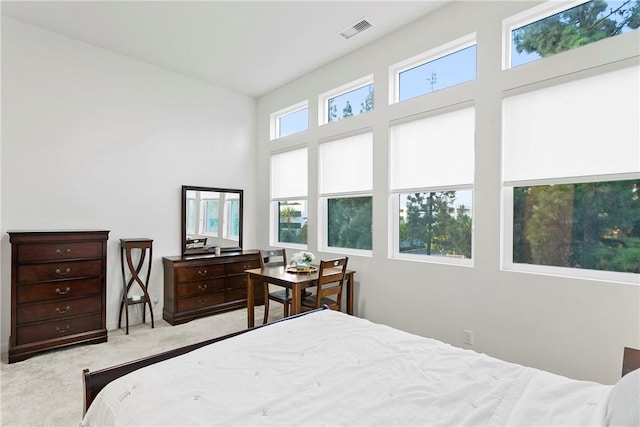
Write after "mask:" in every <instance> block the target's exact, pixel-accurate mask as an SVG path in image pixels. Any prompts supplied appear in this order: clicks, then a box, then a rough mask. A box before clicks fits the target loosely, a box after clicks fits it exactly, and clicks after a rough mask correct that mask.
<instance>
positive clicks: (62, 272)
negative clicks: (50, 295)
mask: <svg viewBox="0 0 640 427" xmlns="http://www.w3.org/2000/svg"><path fill="white" fill-rule="evenodd" d="M69 273H71V267H67V268H66V270H64V271H62V270H60V269H59V268H56V274H59V275H61V276H64V275H65V274H69Z"/></svg>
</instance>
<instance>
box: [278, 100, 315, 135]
mask: <svg viewBox="0 0 640 427" xmlns="http://www.w3.org/2000/svg"><path fill="white" fill-rule="evenodd" d="M307 129H309V104H308V102H307V101H304V102H301V103H299V104H296V105H292V106H290V107H288V108H285V109H284V110H280V111H277V112H275V113H273V114H271V139H272V140H274V139H277V138H283V137H285V136H288V135H293V134H295V133H299V132H302V131H305V130H307Z"/></svg>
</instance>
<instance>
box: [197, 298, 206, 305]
mask: <svg viewBox="0 0 640 427" xmlns="http://www.w3.org/2000/svg"><path fill="white" fill-rule="evenodd" d="M198 302H199V303H200V304H202V305H204V304H206V303H207V299H206V298H202V299H199V300H198Z"/></svg>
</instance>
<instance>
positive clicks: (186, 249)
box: [182, 185, 242, 255]
mask: <svg viewBox="0 0 640 427" xmlns="http://www.w3.org/2000/svg"><path fill="white" fill-rule="evenodd" d="M216 247H219V248H220V251H221V252H233V251H240V250H242V190H232V189H228V188H213V187H194V186H188V185H183V186H182V254H183V255H192V254H204V253H215V250H216Z"/></svg>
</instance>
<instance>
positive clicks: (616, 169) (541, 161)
mask: <svg viewBox="0 0 640 427" xmlns="http://www.w3.org/2000/svg"><path fill="white" fill-rule="evenodd" d="M639 73H640V68H639V67H638V66H632V67H628V68H623V69H620V70H616V71H611V72H607V73H603V74H600V75H596V76H591V77H586V78H583V79H580V80H575V81H571V82H568V83H562V84H558V85H555V86H553V87H544V88H541V89H537V90H533V91H530V92H526V93H522V94H518V95H513V96H510V97H507V98H505V99H504V100H503V179H504V181H505V182H504V199H503V200H504V206H505V212H504V218H505V226H506V227H507V228H506V229H505V241H504V253H505V257H506V258H505V261H504V262H505V266H506V267H507V268H511V269H518V270H526V271H529V270H532V271H536V272H545V273H556V272H557V273H558V274H562V275H571V276H580V277H591V278H598V277H604V276H601V275H599V273H595V272H594V271H593V270H606V271H613V272H616V273H625V274H628V273H638V272H640V271H639V270H640V261H639V260H640V257H639V256H638V253H639V249H638V244H639V243H640V240H639V239H640V193H639V185H640V144H638V141H639V140H640V131H639V129H638V117H639V116H640V107H639V105H638V97H637V96H638V95H637V94H638V91H639V90H640V87H639V86H640V84H639V79H638V75H639ZM606 106H615V108H607V107H606ZM531 117H535V120H531ZM552 267H553V268H558V267H560V268H562V270H560V271H556V270H554V269H553V268H552ZM625 277H628V278H629V280H630V281H634V280H635V281H637V280H638V279H637V275H632V276H620V275H617V276H615V277H614V276H610V275H609V276H606V277H604V278H606V279H607V280H616V279H619V280H623V281H625V280H626V278H625Z"/></svg>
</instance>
